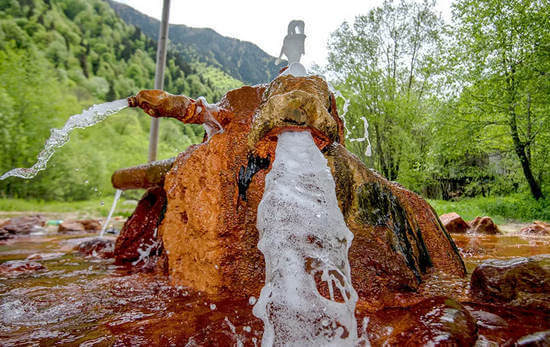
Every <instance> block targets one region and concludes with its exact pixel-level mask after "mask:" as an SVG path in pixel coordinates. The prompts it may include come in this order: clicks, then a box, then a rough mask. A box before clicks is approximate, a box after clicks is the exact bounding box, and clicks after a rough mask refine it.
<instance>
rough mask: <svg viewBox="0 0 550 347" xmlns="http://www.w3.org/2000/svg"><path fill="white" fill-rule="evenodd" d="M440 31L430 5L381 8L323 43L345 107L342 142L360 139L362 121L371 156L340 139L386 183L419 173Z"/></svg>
mask: <svg viewBox="0 0 550 347" xmlns="http://www.w3.org/2000/svg"><path fill="white" fill-rule="evenodd" d="M443 29H444V28H443V24H442V20H441V19H440V18H438V16H437V15H436V14H435V10H434V3H433V2H429V1H424V2H422V3H416V2H407V1H400V2H392V1H385V2H384V3H383V5H382V6H381V7H378V8H375V9H373V10H371V11H370V12H369V13H368V14H367V15H362V16H357V17H356V18H355V22H354V23H353V24H348V23H344V24H342V26H341V27H340V28H339V29H338V30H337V31H336V32H335V33H333V35H332V37H331V41H330V53H329V68H330V69H331V70H332V71H336V72H337V77H338V83H337V88H338V89H340V90H341V91H342V92H343V95H344V96H345V97H346V98H348V99H349V101H350V107H349V109H348V112H347V113H346V120H347V123H348V124H347V128H348V130H349V132H350V134H349V135H350V136H348V139H349V138H357V137H363V135H362V132H363V131H364V126H363V124H362V123H363V122H362V121H361V118H362V117H365V118H366V119H367V120H368V123H369V125H370V128H369V132H370V134H371V136H370V142H371V144H372V147H373V157H372V158H369V159H367V158H366V156H365V154H364V150H365V149H366V147H365V145H366V142H359V143H357V142H355V143H354V142H352V141H350V140H348V143H349V144H350V148H351V149H352V150H353V151H355V153H356V154H357V155H359V157H360V158H362V159H363V160H365V161H367V163H368V164H370V165H371V166H374V167H375V168H376V169H377V170H379V171H380V172H381V173H382V174H383V175H385V176H386V177H388V178H389V179H390V180H395V179H397V178H398V177H399V178H400V179H405V180H407V179H408V180H411V177H409V176H407V175H409V174H410V175H412V176H416V175H418V173H420V172H421V171H420V170H423V167H422V161H423V156H424V155H425V152H426V149H427V145H428V143H427V142H428V141H429V134H428V133H427V131H428V130H429V129H427V128H426V127H425V126H424V124H425V122H426V120H427V119H428V117H429V113H430V111H432V100H431V97H432V96H433V95H434V94H435V93H436V92H437V85H436V82H437V81H436V80H435V79H434V78H433V75H435V73H436V72H437V66H436V64H435V63H434V58H435V57H437V55H438V54H439V50H440V46H441V38H440V37H441V35H442V32H443ZM403 169H405V170H403Z"/></svg>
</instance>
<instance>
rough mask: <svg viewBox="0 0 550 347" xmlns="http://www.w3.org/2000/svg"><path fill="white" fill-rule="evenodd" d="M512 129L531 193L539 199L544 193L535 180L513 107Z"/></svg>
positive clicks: (511, 115)
mask: <svg viewBox="0 0 550 347" xmlns="http://www.w3.org/2000/svg"><path fill="white" fill-rule="evenodd" d="M510 130H511V133H512V139H513V141H514V150H515V151H516V154H517V156H518V158H519V161H520V163H521V168H522V169H523V175H524V176H525V179H526V180H527V183H529V188H530V189H531V194H532V195H533V197H534V198H535V199H536V200H538V199H540V198H542V197H544V196H543V194H542V190H541V188H540V185H539V184H538V182H537V181H536V180H535V176H534V175H533V171H532V170H531V162H530V160H529V158H528V157H527V154H526V153H525V144H524V143H522V142H521V140H520V138H519V134H518V127H517V122H516V113H515V111H514V110H513V109H512V110H510Z"/></svg>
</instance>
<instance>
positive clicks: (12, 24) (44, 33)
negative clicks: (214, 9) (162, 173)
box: [0, 0, 242, 200]
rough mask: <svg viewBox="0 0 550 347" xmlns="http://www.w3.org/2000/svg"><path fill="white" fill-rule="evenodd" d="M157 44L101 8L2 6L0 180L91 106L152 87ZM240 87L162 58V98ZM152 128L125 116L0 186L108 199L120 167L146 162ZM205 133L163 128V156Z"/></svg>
mask: <svg viewBox="0 0 550 347" xmlns="http://www.w3.org/2000/svg"><path fill="white" fill-rule="evenodd" d="M155 55H156V42H155V41H153V40H152V39H150V38H148V37H147V36H145V35H144V34H143V33H142V32H141V31H140V29H138V28H135V27H133V26H131V25H128V24H126V23H125V22H124V21H123V20H122V19H120V18H119V17H118V16H117V15H116V13H115V12H114V10H113V9H112V8H111V7H110V6H109V4H108V3H106V2H105V1H101V0H0V105H1V107H0V122H1V123H2V128H1V129H0V134H1V136H0V137H1V139H2V140H1V141H0V146H1V148H0V171H1V172H5V171H7V170H9V169H11V168H14V167H28V166H31V165H32V164H33V163H34V161H35V159H36V156H37V154H38V152H39V151H40V149H41V148H42V146H43V144H44V142H45V140H46V139H47V137H48V135H49V131H50V130H49V129H50V128H53V127H61V126H62V125H63V123H64V122H65V120H66V119H67V118H68V117H69V116H70V115H72V114H76V113H80V112H81V111H82V110H83V109H84V108H87V107H89V106H90V105H92V104H94V103H100V102H104V101H110V100H115V99H120V98H125V97H128V96H130V95H133V94H135V93H136V92H137V91H139V90H140V89H147V88H152V87H153V77H154V71H155V62H154V59H155ZM240 85H242V83H241V82H239V81H237V80H236V79H234V78H232V77H230V76H229V75H227V74H226V73H224V72H223V71H221V70H218V69H216V68H214V67H211V66H210V67H207V66H206V65H205V64H204V63H200V62H198V61H186V60H184V59H183V57H182V56H181V55H180V54H178V53H177V52H175V51H173V50H170V51H169V52H168V61H167V69H166V76H165V89H166V90H167V91H169V92H172V93H181V94H186V95H189V96H192V97H197V96H205V97H206V98H207V99H208V100H209V101H210V102H214V101H217V100H218V99H219V98H220V97H221V96H222V95H223V94H224V93H225V92H226V91H227V90H229V89H232V88H235V87H238V86H240ZM149 122H150V121H149V119H148V116H146V115H145V114H144V113H141V112H137V111H133V110H130V111H126V112H123V113H121V114H118V115H114V116H112V117H111V118H109V119H108V120H106V121H105V122H103V123H101V124H99V125H97V126H95V127H93V128H89V129H86V130H81V131H77V132H75V133H73V135H72V137H71V141H70V143H69V144H68V145H66V146H65V147H64V148H63V149H61V150H59V151H58V152H57V153H56V154H55V155H54V158H53V159H52V161H51V163H50V165H49V168H48V170H46V171H45V172H42V173H41V174H39V175H38V176H37V177H36V178H35V179H33V180H30V181H24V180H21V179H18V178H10V179H7V180H6V181H2V182H0V191H1V193H0V194H2V195H4V196H11V197H35V198H43V199H69V200H72V199H86V198H91V197H97V196H98V194H104V193H106V192H109V191H111V188H110V174H111V173H112V172H113V171H114V170H115V169H117V168H120V167H125V166H129V165H136V164H140V163H143V162H145V161H146V156H147V142H148V131H149ZM202 134H203V130H202V128H200V127H193V126H188V125H185V126H184V125H183V124H179V123H178V122H172V121H170V120H166V121H165V120H163V121H162V122H161V134H160V137H161V141H160V143H161V147H160V149H159V150H160V157H161V158H166V157H170V156H173V155H175V154H176V153H178V152H179V151H181V150H183V149H185V148H186V147H187V146H188V145H190V144H191V143H195V142H197V141H200V139H202Z"/></svg>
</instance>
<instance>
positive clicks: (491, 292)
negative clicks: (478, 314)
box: [470, 256, 550, 312]
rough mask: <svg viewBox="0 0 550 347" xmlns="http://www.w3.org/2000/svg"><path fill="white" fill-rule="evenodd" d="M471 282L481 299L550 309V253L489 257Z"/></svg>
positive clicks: (479, 267)
mask: <svg viewBox="0 0 550 347" xmlns="http://www.w3.org/2000/svg"><path fill="white" fill-rule="evenodd" d="M470 283H471V292H472V296H473V297H475V298H477V299H478V300H481V301H485V302H494V303H505V304H508V305H511V306H517V307H523V308H527V309H529V308H531V309H538V310H542V311H545V312H550V256H535V257H530V258H514V259H508V260H488V261H486V262H484V263H483V264H481V265H478V266H477V267H476V268H475V270H474V272H473V273H472V278H471V282H470Z"/></svg>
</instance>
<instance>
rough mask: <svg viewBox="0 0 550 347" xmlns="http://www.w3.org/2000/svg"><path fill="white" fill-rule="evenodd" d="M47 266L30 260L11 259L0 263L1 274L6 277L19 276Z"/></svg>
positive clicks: (42, 269)
mask: <svg viewBox="0 0 550 347" xmlns="http://www.w3.org/2000/svg"><path fill="white" fill-rule="evenodd" d="M44 270H46V267H45V266H44V265H42V264H40V263H38V262H35V261H29V260H10V261H7V262H5V263H2V264H0V275H1V276H4V277H10V278H14V277H19V276H21V275H28V274H33V273H35V272H37V271H44Z"/></svg>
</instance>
